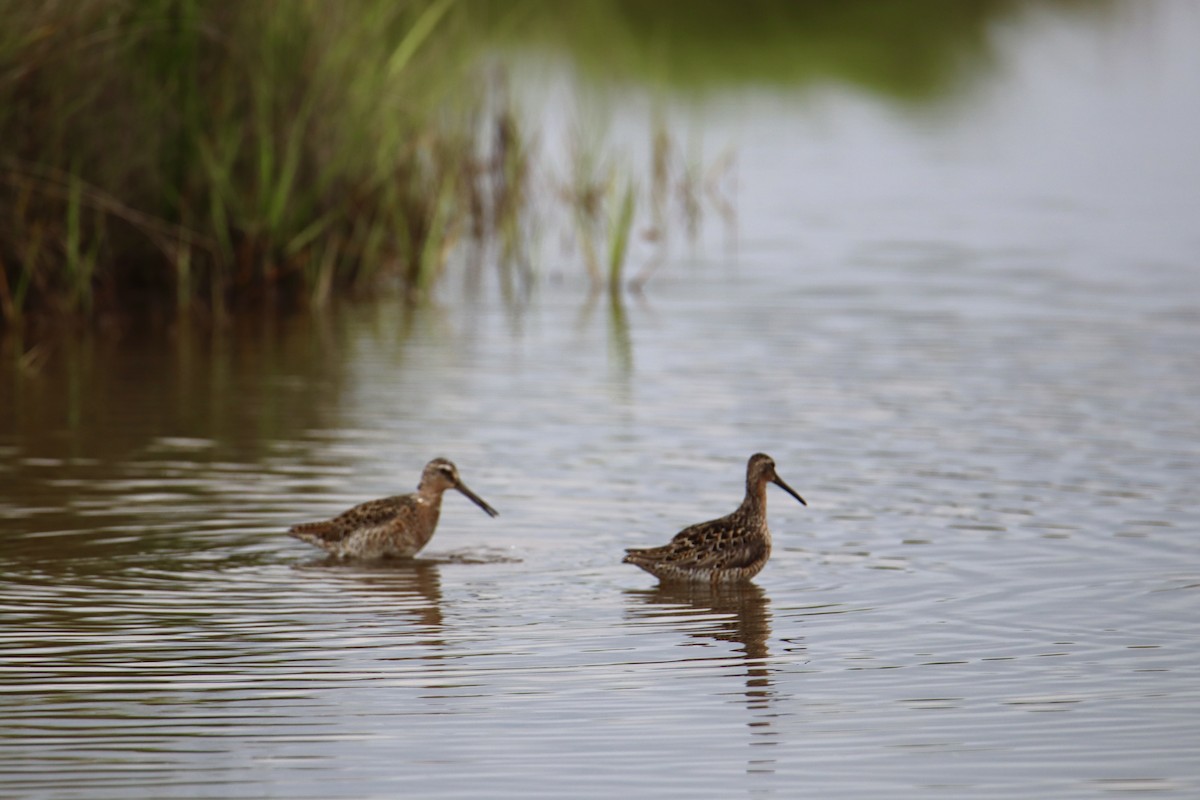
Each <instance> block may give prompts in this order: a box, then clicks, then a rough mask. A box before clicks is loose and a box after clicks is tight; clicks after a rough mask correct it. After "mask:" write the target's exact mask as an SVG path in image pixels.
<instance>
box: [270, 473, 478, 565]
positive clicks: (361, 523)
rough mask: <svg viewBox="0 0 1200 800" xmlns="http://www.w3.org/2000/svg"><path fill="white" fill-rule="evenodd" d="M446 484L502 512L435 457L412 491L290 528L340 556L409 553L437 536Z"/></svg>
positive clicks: (400, 556) (377, 557)
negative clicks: (490, 504) (434, 534)
mask: <svg viewBox="0 0 1200 800" xmlns="http://www.w3.org/2000/svg"><path fill="white" fill-rule="evenodd" d="M447 489H458V491H460V492H462V493H463V494H465V495H466V496H467V497H468V498H469V499H470V500H471V501H472V502H474V503H475V505H477V506H479V507H480V508H482V509H483V510H484V511H486V512H487V513H488V514H489V515H491V516H493V517H494V516H496V515H497V514H498V513H499V512H498V511H496V509H494V508H492V507H491V506H489V505H488V504H487V503H485V502H484V501H483V500H482V499H481V498H480V497H479V496H478V495H477V494H475V493H474V492H472V491H471V490H470V489H468V488H467V486H466V484H464V483H463V482H462V478H460V477H458V468H457V467H455V466H454V465H453V464H452V463H450V462H449V461H447V460H446V459H444V458H435V459H434V460H433V461H430V462H429V463H428V464H426V465H425V471H424V472H422V473H421V484H420V485H419V486H418V487H417V491H415V492H413V493H412V494H402V495H397V496H395V497H384V498H382V499H380V500H369V501H367V502H366V503H361V504H359V505H357V506H354V508H351V509H349V510H347V511H343V512H342V513H341V514H338V515H337V516H336V517H334V518H333V519H329V520H324V521H322V522H304V523H301V524H299V525H293V526H292V527H291V529H290V530H289V531H288V533H290V534H291V535H292V536H295V537H296V538H297V539H299V540H301V541H304V542H308V543H309V544H311V545H316V546H317V547H320V548H321V549H322V550H325V551H327V552H328V553H330V554H331V555H333V556H335V557H337V558H359V559H379V558H410V557H412V556H414V555H416V553H417V552H418V551H419V550H420V549H421V548H422V547H424V546H425V545H426V544H428V542H429V540H430V539H431V538H433V532H434V529H436V528H437V523H438V514H439V513H441V510H442V493H443V492H445V491H446V490H447Z"/></svg>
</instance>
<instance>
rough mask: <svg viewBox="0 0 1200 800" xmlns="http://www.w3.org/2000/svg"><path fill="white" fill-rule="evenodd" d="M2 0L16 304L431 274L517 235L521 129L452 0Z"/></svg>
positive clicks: (213, 295)
mask: <svg viewBox="0 0 1200 800" xmlns="http://www.w3.org/2000/svg"><path fill="white" fill-rule="evenodd" d="M3 16H4V23H5V24H4V26H3V29H4V32H3V33H0V142H2V144H0V313H2V314H3V321H4V322H7V323H13V322H15V321H18V320H19V319H21V317H22V316H23V315H24V314H26V313H27V312H30V311H33V310H37V311H65V312H77V313H83V314H87V313H90V312H91V311H93V310H94V309H95V308H96V306H97V305H104V306H109V307H114V306H116V307H119V306H121V305H122V304H123V303H126V302H127V298H129V297H135V296H136V297H137V298H139V299H142V298H147V297H148V298H154V297H165V298H171V297H173V298H174V305H175V306H177V307H178V308H180V309H182V310H188V309H191V308H193V307H195V306H205V307H208V308H212V309H214V310H219V309H221V308H223V307H225V306H227V305H231V304H237V303H241V302H246V301H251V302H252V301H255V300H258V299H262V298H264V297H275V298H283V299H290V300H297V301H301V302H308V303H314V304H321V303H325V302H328V300H329V299H330V298H331V297H332V296H334V295H335V294H337V293H341V292H370V291H374V290H376V289H378V288H379V287H381V286H387V287H392V288H397V289H399V290H401V291H404V292H408V293H412V294H414V295H419V294H422V293H426V292H428V291H429V290H430V289H431V287H432V286H433V285H434V284H436V282H437V280H438V278H439V276H440V274H441V271H442V268H443V265H444V263H445V259H446V255H447V253H448V252H449V251H450V250H451V249H453V247H454V246H455V244H456V243H458V242H459V241H460V240H461V239H462V238H463V237H466V236H482V235H485V234H488V233H490V232H492V231H496V230H500V231H503V232H504V234H503V235H504V236H505V238H506V247H507V248H508V250H509V251H511V252H515V251H516V250H517V249H518V244H517V243H516V241H515V240H516V238H517V225H516V224H515V222H514V219H515V218H517V217H519V215H520V214H521V213H522V205H523V202H524V196H525V191H526V190H525V187H524V186H523V181H524V178H525V170H524V167H523V163H524V160H525V159H526V158H527V155H525V154H524V153H523V149H522V144H521V141H522V138H523V137H522V134H521V132H520V131H519V130H518V128H517V124H516V115H515V113H514V112H513V111H512V109H511V108H509V107H504V106H497V104H495V103H492V104H491V105H490V106H489V105H488V104H486V103H485V102H484V99H485V98H484V91H483V88H482V83H483V81H481V80H480V79H479V76H478V74H477V72H476V67H475V64H474V56H475V54H474V52H473V50H472V46H471V44H470V42H469V39H470V36H469V35H459V33H460V31H463V30H466V29H467V28H468V27H469V26H468V21H467V19H466V16H467V12H466V11H465V10H464V9H462V8H460V7H459V6H458V5H456V4H455V3H454V2H453V0H434V1H433V2H425V1H424V0H410V1H408V2H405V1H404V0H359V1H358V2H354V3H345V4H342V3H325V2H319V0H287V2H263V3H235V2H228V1H227V2H220V1H214V2H200V0H140V1H139V0H95V1H94V2H89V3H87V4H58V3H41V2H34V1H33V0H8V2H5V3H4V7H3ZM488 114H490V115H491V116H490V117H486V116H485V115H488ZM494 130H495V131H503V133H502V134H498V135H497V136H495V137H491V136H490V132H491V131H494ZM489 139H492V140H491V141H489ZM497 142H499V144H497ZM489 150H490V151H492V157H491V158H490V159H489V158H486V157H485V153H486V152H487V151H489ZM485 195H486V197H485Z"/></svg>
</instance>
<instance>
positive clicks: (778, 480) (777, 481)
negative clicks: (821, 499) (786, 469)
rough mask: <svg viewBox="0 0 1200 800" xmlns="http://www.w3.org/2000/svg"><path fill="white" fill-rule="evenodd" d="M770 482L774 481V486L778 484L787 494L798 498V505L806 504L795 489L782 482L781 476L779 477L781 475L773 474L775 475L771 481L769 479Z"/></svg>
mask: <svg viewBox="0 0 1200 800" xmlns="http://www.w3.org/2000/svg"><path fill="white" fill-rule="evenodd" d="M771 482H772V483H774V484H775V485H776V486H778V487H779V488H780V489H783V490H784V491H785V492H787V493H788V494H790V495H791V496H792V497H794V498H796V499H797V500H799V501H800V505H802V506H806V505H808V503H806V502H804V498H803V497H801V496H800V495H798V494H796V490H795V489H793V488H792V487H790V486H788V485H787V484H786V483H784V482H783V478H781V477H779V476H778V475H776V476H775V477H774V478H773V479H772V481H771Z"/></svg>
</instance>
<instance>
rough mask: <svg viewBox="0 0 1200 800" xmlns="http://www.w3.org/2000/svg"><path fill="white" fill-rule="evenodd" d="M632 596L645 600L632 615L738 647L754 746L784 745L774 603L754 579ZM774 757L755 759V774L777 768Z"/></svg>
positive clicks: (675, 586) (665, 587)
mask: <svg viewBox="0 0 1200 800" xmlns="http://www.w3.org/2000/svg"><path fill="white" fill-rule="evenodd" d="M627 595H628V596H629V597H630V598H631V599H632V600H636V601H638V602H639V603H641V604H642V607H640V608H639V607H631V608H630V614H631V616H634V617H637V618H639V619H661V620H663V621H670V622H672V623H675V624H678V625H679V630H680V632H681V633H683V634H684V636H686V637H687V639H689V640H713V641H717V642H730V643H732V644H735V645H737V647H736V652H737V653H738V654H739V658H740V661H741V663H742V665H743V666H744V667H745V672H744V675H745V690H744V691H743V692H742V696H743V698H744V700H745V704H746V708H747V709H748V710H749V711H750V713H751V720H750V722H749V723H748V724H749V727H750V733H751V741H750V744H751V745H755V746H770V745H774V744H777V743H778V735H779V734H778V732H777V731H775V730H774V728H773V721H774V719H775V717H776V716H778V715H777V713H776V711H775V709H774V708H773V705H774V702H775V700H776V699H777V697H778V693H777V691H776V689H775V686H774V683H773V681H772V678H771V674H772V669H771V666H770V662H771V652H770V649H769V647H768V644H767V643H768V640H769V639H770V638H771V610H770V605H771V601H770V600H769V599H768V598H767V596H766V594H765V593H764V592H763V590H762V588H760V587H759V586H758V585H756V584H754V583H740V584H731V585H720V584H717V585H713V584H709V583H663V584H659V585H658V586H656V587H655V588H653V589H649V590H630V591H628V592H627ZM696 616H702V617H711V623H710V624H707V625H704V626H703V627H697V626H696V624H695V617H696ZM773 767H774V759H762V758H755V759H752V760H751V761H750V762H749V763H748V764H747V771H749V772H773V771H774V768H773Z"/></svg>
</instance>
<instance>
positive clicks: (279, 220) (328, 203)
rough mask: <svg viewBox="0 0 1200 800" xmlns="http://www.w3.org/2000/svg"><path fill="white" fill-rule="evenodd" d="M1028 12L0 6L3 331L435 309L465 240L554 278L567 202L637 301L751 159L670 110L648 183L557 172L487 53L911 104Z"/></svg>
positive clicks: (515, 0)
mask: <svg viewBox="0 0 1200 800" xmlns="http://www.w3.org/2000/svg"><path fill="white" fill-rule="evenodd" d="M1033 1H1034V0H988V1H987V2H980V3H962V2H959V0H912V2H909V3H896V2H894V1H893V0H859V2H852V3H814V2H794V1H793V0H751V1H750V2H747V3H742V4H729V3H719V2H713V1H711V0H701V2H698V3H697V2H684V1H683V0H664V1H663V2H653V3H644V2H630V0H581V1H580V2H572V3H557V2H555V3H551V2H547V0H500V1H498V2H493V1H492V0H471V2H465V0H347V2H327V0H261V1H260V2H241V1H240V0H88V2H80V3H71V2H45V0H0V328H4V327H15V324H16V323H19V322H20V321H21V320H22V319H25V318H27V317H28V316H30V315H32V314H34V313H37V314H40V315H47V313H50V314H52V313H53V312H65V313H68V314H71V315H75V316H80V317H85V318H95V317H97V316H100V315H101V313H102V312H104V311H116V312H118V313H120V312H122V311H130V310H136V308H137V307H138V306H139V305H142V304H149V305H151V306H154V307H158V306H164V305H165V306H166V307H167V308H169V309H174V310H175V312H177V313H178V314H200V313H202V312H209V313H212V314H214V315H222V314H224V313H225V312H226V311H227V310H228V309H230V308H233V307H238V306H243V305H256V304H260V303H262V302H271V303H289V304H293V303H294V304H308V305H314V306H320V305H323V304H326V303H329V302H330V301H331V300H332V299H333V298H335V297H337V296H341V295H355V294H367V293H374V292H377V291H380V290H388V291H398V292H402V293H404V294H406V295H408V296H411V297H414V298H420V297H424V296H426V295H428V294H429V293H430V292H431V291H433V289H434V287H436V286H437V285H438V283H439V282H440V281H441V280H442V279H443V277H444V275H445V273H446V270H447V263H448V259H449V255H450V254H451V253H453V252H455V251H456V250H458V249H460V248H461V247H462V246H463V245H464V244H470V243H473V244H475V245H477V246H476V248H475V249H476V251H478V252H487V253H489V254H491V253H495V254H497V257H496V258H495V259H494V260H495V263H496V264H497V266H498V267H499V270H500V275H501V286H502V287H504V288H505V291H506V292H511V291H512V289H513V287H515V286H518V285H524V286H526V287H527V286H529V285H530V284H531V282H532V280H533V278H534V273H535V269H534V263H535V262H536V255H535V254H534V253H533V252H532V251H533V250H534V249H535V248H534V246H533V244H532V243H531V240H533V239H535V238H536V237H537V236H538V235H540V228H541V227H542V226H541V225H540V220H539V219H538V216H539V215H538V213H536V212H534V211H531V209H535V208H537V207H539V206H540V205H541V204H542V203H544V202H545V201H546V200H547V199H550V200H551V202H555V204H556V205H558V206H561V207H562V208H561V209H559V210H557V211H556V212H555V213H556V214H557V215H558V216H559V217H562V218H564V219H563V220H562V221H563V224H564V225H565V227H566V228H567V229H570V230H572V231H573V232H574V234H575V238H576V240H577V241H578V244H579V252H580V253H581V261H582V262H583V264H584V269H585V270H586V272H587V274H588V276H589V279H590V282H591V283H592V284H593V285H594V286H595V287H607V289H608V291H609V292H610V294H613V295H616V294H617V293H618V292H620V291H621V290H622V288H623V285H624V286H632V287H634V288H637V287H640V286H641V285H643V284H644V283H645V282H646V280H648V279H649V277H650V276H651V275H652V274H653V272H654V269H655V268H656V266H657V265H658V264H660V263H662V261H663V259H664V253H665V248H666V247H667V243H668V241H669V240H670V238H671V237H670V236H669V235H668V229H669V228H671V227H672V225H674V224H676V223H678V222H679V221H682V223H683V225H684V227H685V228H686V230H687V233H688V235H689V236H690V237H695V235H696V234H697V231H698V228H699V225H700V223H701V220H702V218H703V217H704V215H705V214H706V213H707V211H708V210H714V211H715V212H716V214H717V215H718V216H719V217H720V218H721V219H722V220H724V222H725V225H726V228H727V229H728V230H729V231H730V233H731V237H730V238H733V236H735V235H736V225H737V215H736V207H735V205H734V203H733V200H732V195H733V191H734V189H735V188H736V169H735V166H736V165H735V162H734V161H733V158H732V156H730V155H729V154H722V155H720V156H718V157H717V159H716V160H715V161H711V162H710V161H706V160H705V158H703V157H702V156H701V155H700V154H699V153H698V149H695V148H693V150H690V151H688V152H686V153H685V152H684V148H682V147H680V145H679V143H678V141H677V140H676V138H675V136H674V135H673V133H672V132H670V131H668V129H667V126H666V125H665V123H663V122H662V120H661V119H660V120H659V121H658V122H657V123H655V125H654V131H653V134H652V137H653V138H652V142H651V146H650V148H649V154H650V155H649V159H648V163H647V164H646V165H645V168H644V169H642V168H638V167H634V166H631V165H630V164H629V163H628V162H627V160H626V161H623V160H622V159H621V158H620V157H619V156H618V155H617V154H615V153H614V148H612V147H611V146H610V145H607V144H605V143H604V142H603V141H602V140H599V141H597V140H594V139H588V137H583V136H580V137H578V138H579V141H577V142H574V143H572V148H571V149H572V152H573V153H574V155H573V158H572V163H571V164H570V165H568V167H567V168H566V171H567V175H566V177H565V178H554V177H552V178H550V179H548V180H542V181H539V180H538V178H537V177H536V176H537V174H538V170H537V169H536V162H537V161H538V160H539V157H540V153H539V151H538V143H537V141H536V138H537V137H536V135H535V134H534V133H531V131H529V130H527V129H526V123H525V122H524V120H525V117H524V116H523V115H522V114H520V113H519V112H518V110H517V108H516V106H515V104H514V103H513V102H511V101H510V100H509V99H508V98H509V95H508V92H507V88H506V86H505V85H504V80H503V77H502V72H499V71H497V70H495V69H489V68H485V67H481V63H483V62H484V59H485V58H493V59H494V60H495V56H496V54H499V53H504V52H509V53H511V51H514V50H515V51H517V52H518V53H525V52H528V51H530V50H533V51H535V52H540V53H541V54H542V55H545V54H547V53H549V54H552V58H553V54H558V53H562V52H564V51H565V53H566V54H567V55H568V57H569V61H570V63H571V64H573V65H574V66H575V68H576V69H577V70H578V74H580V75H582V76H583V80H584V81H587V80H589V79H592V77H593V76H603V78H604V79H612V77H613V76H614V73H615V74H616V75H617V76H618V77H619V78H620V79H626V80H627V79H630V78H631V77H632V79H633V80H636V81H637V82H638V84H639V85H641V86H650V87H661V88H665V89H667V91H669V92H672V93H684V94H686V93H687V92H689V91H690V90H692V89H693V88H695V89H697V90H699V89H700V88H704V89H712V88H720V87H725V86H729V85H731V84H738V83H741V84H749V83H754V84H758V83H766V84H767V85H772V84H780V83H783V84H787V85H789V86H803V85H805V84H815V83H817V82H822V81H829V80H836V81H838V82H840V83H844V84H848V85H853V86H857V87H860V88H864V89H866V90H868V91H873V92H876V93H879V94H883V95H886V96H888V97H890V98H892V99H894V100H896V101H899V102H913V103H915V102H919V101H923V100H925V99H927V98H930V97H935V96H937V95H939V94H941V93H946V92H947V91H948V88H953V87H954V86H955V85H957V84H959V83H961V81H962V80H963V77H964V75H968V76H969V75H970V73H971V72H972V71H974V70H976V69H979V68H980V67H981V65H986V64H987V63H988V60H989V59H988V50H987V41H988V37H987V36H986V32H987V31H988V30H990V28H991V26H993V25H994V24H995V21H996V20H997V19H1003V18H1005V17H1006V16H1010V15H1012V14H1013V13H1016V12H1019V11H1020V9H1022V8H1023V7H1025V6H1027V5H1029V4H1031V3H1032V2H1033ZM1043 4H1045V5H1049V6H1052V7H1063V8H1076V7H1079V8H1081V9H1089V8H1103V7H1104V6H1105V5H1107V3H1104V2H1096V3H1091V4H1084V3H1078V2H1077V0H1043ZM498 76H499V77H498ZM481 243H485V244H482V245H481ZM647 244H649V245H650V247H649V249H650V250H651V251H652V252H651V253H650V255H649V257H648V258H647V257H646V255H645V254H646V251H647V247H646V245H647ZM635 259H642V260H643V266H642V268H641V269H640V270H639V271H638V272H637V273H635V274H634V277H632V278H629V277H627V276H628V275H629V274H630V270H629V265H630V264H631V263H633V262H634V260H635ZM488 260H489V262H490V261H491V260H492V259H491V258H490V255H489V258H488ZM475 274H478V270H476V273H475Z"/></svg>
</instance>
